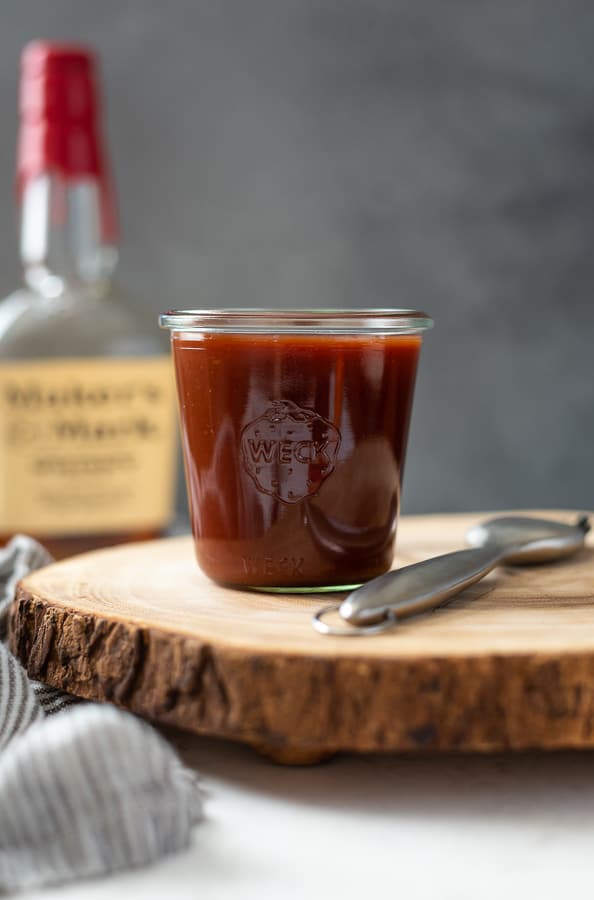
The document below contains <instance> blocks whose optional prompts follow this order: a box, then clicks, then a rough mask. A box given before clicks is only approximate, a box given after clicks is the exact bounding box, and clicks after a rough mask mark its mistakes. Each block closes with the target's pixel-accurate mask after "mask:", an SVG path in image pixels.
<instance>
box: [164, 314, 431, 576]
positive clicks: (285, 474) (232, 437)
mask: <svg viewBox="0 0 594 900" xmlns="http://www.w3.org/2000/svg"><path fill="white" fill-rule="evenodd" d="M239 316H241V314H239ZM423 321H424V322H425V323H427V322H429V324H430V321H429V320H426V319H425V320H423ZM176 323H177V325H176ZM162 324H164V326H165V327H172V329H173V333H172V349H173V356H174V361H175V368H176V374H177V383H178V392H179V402H180V413H181V427H182V439H183V445H184V455H185V461H186V474H187V481H188V493H189V498H190V509H191V517H192V527H193V532H194V537H195V543H196V553H197V558H198V562H199V564H200V566H201V568H202V569H203V570H204V571H205V573H206V574H207V575H209V576H210V577H211V578H213V579H214V580H215V581H218V582H221V583H226V584H230V585H237V586H242V585H243V586H252V587H258V586H259V587H277V588H282V587H284V588H288V589H306V588H315V587H330V586H335V587H337V586H343V585H355V584H360V583H362V582H364V581H366V580H368V579H370V578H373V577H374V576H376V575H379V574H381V573H382V572H384V571H386V570H387V569H388V568H389V567H390V565H391V563H392V559H393V552H394V538H395V532H396V522H397V516H398V511H399V505H400V490H401V484H402V473H403V467H404V459H405V452H406V443H407V435H408V427H409V420H410V413H411V407H412V400H413V391H414V383H415V376H416V370H417V361H418V356H419V351H420V347H421V335H420V333H419V332H420V331H421V330H423V329H424V328H426V327H429V325H428V324H424V325H421V326H420V327H419V328H418V329H417V332H416V333H411V332H413V331H414V328H413V327H412V326H411V327H410V328H409V331H408V332H407V333H403V334H373V333H372V334H369V333H367V334H365V333H362V334H361V333H360V334H341V333H334V334H333V333H331V331H330V333H310V334H283V333H273V334H271V333H268V334H265V333H249V334H246V333H209V331H208V328H206V329H205V331H203V332H202V333H200V332H199V330H198V329H197V328H185V329H184V327H183V314H182V315H181V316H179V317H176V316H175V315H174V314H172V315H170V316H169V317H167V316H165V317H162ZM413 325H414V322H413Z"/></svg>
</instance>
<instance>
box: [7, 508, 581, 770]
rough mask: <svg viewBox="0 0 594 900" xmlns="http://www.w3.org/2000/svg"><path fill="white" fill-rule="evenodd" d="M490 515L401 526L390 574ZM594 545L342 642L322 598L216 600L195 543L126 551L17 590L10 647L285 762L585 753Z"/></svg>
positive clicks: (125, 700)
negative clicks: (325, 621)
mask: <svg viewBox="0 0 594 900" xmlns="http://www.w3.org/2000/svg"><path fill="white" fill-rule="evenodd" d="M540 514H542V512H541V513H540ZM549 514H550V515H551V516H553V515H554V516H555V517H558V518H559V519H560V520H563V521H570V520H572V519H573V518H574V516H575V515H576V513H570V512H564V513H558V512H557V513H549ZM485 515H489V514H480V515H479V514H476V515H455V516H421V517H411V518H406V517H405V518H403V519H402V521H401V524H400V528H399V535H398V558H397V562H396V564H397V565H401V564H406V563H409V562H413V561H417V560H420V559H424V558H426V557H428V556H431V555H433V554H437V553H444V552H447V551H449V550H453V549H457V548H461V547H462V546H463V544H464V534H465V532H466V530H467V529H468V528H469V527H470V526H471V525H473V524H475V523H476V522H477V521H479V520H480V519H482V518H484V517H485ZM593 546H594V544H593V541H592V539H591V538H590V539H589V546H588V548H587V549H585V550H583V551H581V552H580V553H579V554H577V555H576V556H575V557H573V558H572V559H570V560H566V561H563V562H558V563H556V564H554V565H548V566H545V567H543V566H539V567H536V566H534V567H527V568H514V569H511V568H501V569H498V570H497V571H496V572H495V573H493V574H492V575H491V576H489V578H488V579H486V580H485V581H483V582H480V583H478V584H477V585H475V586H473V587H471V588H469V589H468V590H466V591H465V592H464V593H463V594H462V595H460V597H459V598H458V599H456V600H455V601H454V602H452V603H451V604H450V605H448V606H446V607H443V608H442V609H440V610H438V611H436V612H434V613H432V614H429V615H426V616H424V617H420V618H416V619H411V620H409V621H407V622H406V623H404V624H402V625H400V626H398V627H397V628H395V629H394V631H393V632H391V633H389V634H386V635H383V636H379V637H369V638H360V639H346V638H343V639H340V638H329V637H322V636H321V635H318V634H317V633H315V632H314V631H313V630H312V628H311V625H310V615H311V613H312V612H313V611H314V610H315V609H317V608H318V606H319V605H320V604H325V603H328V602H331V601H332V599H333V597H332V596H329V595H325V596H324V595H319V594H317V595H308V596H295V595H271V594H263V593H249V592H239V591H233V590H227V589H225V588H222V587H219V586H217V585H214V584H212V583H211V582H210V581H208V579H207V578H206V577H205V576H203V575H202V573H201V572H200V571H199V569H198V567H197V565H196V563H195V562H194V557H193V549H192V542H191V539H190V538H185V537H183V538H172V539H168V540H162V541H154V542H149V543H142V544H128V545H126V546H121V547H117V548H110V549H106V550H99V551H95V552H93V553H87V554H84V555H82V556H78V557H73V558H71V559H68V560H65V561H63V562H60V563H56V564H54V565H51V566H48V567H47V568H45V569H42V570H40V571H38V572H35V573H33V574H32V575H29V576H28V577H26V578H25V579H24V580H23V581H22V582H21V584H20V585H19V588H18V591H17V596H16V599H15V602H14V605H13V607H12V611H11V619H10V645H11V647H12V650H13V651H14V652H15V653H16V654H17V656H18V657H19V659H20V660H21V661H22V663H23V665H24V666H25V667H26V668H27V669H28V671H29V673H30V674H31V675H32V676H34V677H35V678H39V679H42V680H43V681H45V682H47V683H49V684H52V685H55V686H57V687H61V688H64V689H65V690H67V691H71V692H72V693H74V694H78V695H79V696H81V697H86V698H89V699H92V700H107V701H111V702H113V703H116V704H118V705H119V706H122V707H125V708H126V709H129V710H132V711H133V712H135V713H139V714H140V715H142V716H146V717H148V718H150V719H152V720H156V721H158V722H163V723H169V724H172V725H176V726H179V727H181V728H186V729H189V730H191V731H195V732H197V733H199V734H209V735H217V736H221V737H226V738H232V739H234V740H238V741H244V742H247V743H248V744H251V745H252V746H254V747H256V748H258V749H259V750H261V751H262V752H264V753H266V754H267V755H269V756H271V757H272V758H274V759H276V760H278V761H280V762H286V763H309V762H313V761H316V760H318V759H322V758H323V757H325V756H328V755H330V754H333V753H335V752H337V751H340V750H351V751H362V752H379V751H418V750H424V751H428V750H429V751H445V750H447V751H451V750H458V751H461V750H465V751H482V752H489V751H500V750H507V749H524V748H560V747H592V746H594V549H593Z"/></svg>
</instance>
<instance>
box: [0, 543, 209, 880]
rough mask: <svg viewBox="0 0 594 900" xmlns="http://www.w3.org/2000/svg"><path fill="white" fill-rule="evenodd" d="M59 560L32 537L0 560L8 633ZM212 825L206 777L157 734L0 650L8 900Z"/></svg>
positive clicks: (1, 841)
mask: <svg viewBox="0 0 594 900" xmlns="http://www.w3.org/2000/svg"><path fill="white" fill-rule="evenodd" d="M48 561H49V558H48V555H47V553H46V552H45V550H44V549H43V548H42V547H40V545H39V544H36V543H35V542H34V541H32V540H31V539H30V538H26V537H23V536H22V535H19V536H18V537H17V538H15V539H14V540H13V541H11V543H10V544H9V545H8V546H7V547H6V548H4V549H2V550H0V629H2V628H4V629H5V618H6V612H7V607H8V604H9V603H10V599H11V598H12V594H13V592H14V587H15V584H16V581H17V580H18V579H19V578H21V577H23V575H25V574H26V572H27V571H29V570H30V569H31V568H34V567H38V566H39V565H45V563H46V562H48ZM15 573H17V574H16V575H15ZM73 704H74V705H73ZM67 707H71V708H67ZM201 818H202V792H201V789H200V786H199V783H198V779H197V776H196V774H195V773H194V772H192V771H191V770H189V769H187V768H185V767H184V766H183V764H182V763H181V761H180V760H179V758H178V757H177V755H176V754H175V752H174V751H173V750H172V748H171V747H170V746H169V745H168V744H167V743H166V741H164V740H163V739H162V738H161V737H160V736H159V735H158V734H157V733H156V731H154V730H153V729H152V728H150V727H149V726H148V725H146V724H145V723H143V722H141V721H140V720H139V719H137V718H136V717H135V716H132V715H130V714H128V713H124V712H122V711H120V710H117V709H115V708H113V707H110V706H101V705H99V704H95V703H84V702H76V703H75V701H74V698H72V697H69V696H68V695H67V694H64V693H62V692H61V691H57V690H55V689H54V688H50V687H47V686H45V685H42V684H40V683H39V682H33V681H30V680H29V678H28V676H27V674H26V673H25V671H24V669H23V668H22V667H21V665H20V664H19V663H18V661H17V660H16V659H15V658H14V657H13V656H12V654H11V653H9V651H8V649H7V648H6V647H5V646H4V645H3V644H1V643H0V892H6V891H13V890H19V889H24V888H33V887H39V886H42V885H48V884H56V883H60V882H66V881H70V880H72V879H74V878H81V877H86V876H91V875H94V876H96V875H102V874H107V873H109V872H114V871H117V870H120V869H125V868H130V867H133V866H140V865H144V864H146V863H149V862H151V861H153V860H155V859H158V858H159V857H160V856H162V855H164V854H166V853H170V852H173V851H176V850H180V849H182V848H184V847H186V846H187V845H188V843H189V840H190V836H191V829H192V826H193V825H194V824H195V823H197V822H198V821H199V820H200V819H201Z"/></svg>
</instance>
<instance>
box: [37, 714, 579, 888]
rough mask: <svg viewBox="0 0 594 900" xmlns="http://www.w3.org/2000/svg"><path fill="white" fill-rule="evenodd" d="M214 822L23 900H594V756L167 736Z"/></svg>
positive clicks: (207, 822)
mask: <svg viewBox="0 0 594 900" xmlns="http://www.w3.org/2000/svg"><path fill="white" fill-rule="evenodd" d="M172 736H173V739H174V742H175V743H176V744H177V745H178V747H179V748H180V750H181V752H182V754H183V755H184V757H185V758H186V759H187V760H188V762H190V763H191V764H192V765H194V766H195V767H196V768H197V769H198V770H199V771H200V772H201V773H202V774H203V777H204V784H205V787H206V788H207V790H208V795H209V796H208V801H207V818H206V820H205V822H203V823H202V824H201V825H200V826H199V827H197V829H196V831H195V835H194V840H193V844H192V847H191V849H190V850H189V851H187V852H186V853H183V854H180V855H178V856H175V857H171V858H169V859H167V860H165V861H163V862H161V863H159V864H157V865H155V866H153V867H152V868H150V869H144V870H142V871H137V872H131V873H126V874H124V875H120V876H116V877H113V878H109V879H105V880H101V881H93V882H85V883H78V884H75V885H71V886H68V887H66V888H64V887H60V888H57V889H52V890H48V891H41V892H36V893H30V894H26V895H21V900H33V898H36V900H37V898H39V900H40V898H44V900H54V898H56V900H57V898H58V897H59V898H61V900H74V898H77V900H78V898H82V900H103V898H105V900H107V898H114V897H118V898H119V897H126V898H127V900H136V898H138V900H153V898H163V897H168V896H170V897H171V898H172V900H173V898H175V900H186V898H187V900H190V898H192V900H194V898H207V900H227V898H229V900H231V898H233V900H252V898H254V900H288V898H291V900H292V898H300V900H302V898H314V900H317V898H324V900H334V898H341V900H345V898H353V900H355V898H361V900H367V898H368V897H369V898H371V897H373V898H376V897H390V898H393V897H398V898H403V900H491V898H493V900H495V898H496V900H501V898H502V897H505V898H516V897H517V898H532V897H534V898H538V900H548V898H551V900H552V898H555V900H558V898H559V897H562V896H571V895H572V894H575V895H579V896H584V897H586V896H591V895H592V893H591V891H592V888H591V885H592V880H593V875H594V857H593V854H592V846H593V842H594V755H592V754H590V753H581V754H577V753H559V754H547V755H536V754H526V755H524V754H523V755H518V756H503V757H494V758H481V757H468V756H466V757H451V756H450V757H433V758H419V757H395V756H390V757H381V758H374V757H369V756H367V757H344V758H339V759H335V760H334V761H332V762H330V763H328V764H325V765H320V766H316V767H312V768H305V769H291V768H283V767H279V766H275V765H273V764H271V763H268V762H266V761H265V760H263V759H261V758H260V757H258V756H257V755H255V754H254V753H252V752H251V751H250V750H248V749H245V748H242V747H236V746H234V745H231V744H227V743H224V742H220V741H213V740H207V739H199V738H194V737H192V736H190V735H183V734H181V733H179V732H169V733H168V737H170V738H171V737H172Z"/></svg>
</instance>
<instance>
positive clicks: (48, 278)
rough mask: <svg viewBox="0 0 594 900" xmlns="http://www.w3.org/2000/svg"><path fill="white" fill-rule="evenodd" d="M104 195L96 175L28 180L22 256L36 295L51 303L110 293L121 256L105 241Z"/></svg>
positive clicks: (21, 246) (58, 176)
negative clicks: (69, 296)
mask: <svg viewBox="0 0 594 900" xmlns="http://www.w3.org/2000/svg"><path fill="white" fill-rule="evenodd" d="M104 196H105V195H104V192H102V190H101V185H100V182H99V181H98V180H97V179H95V178H93V177H92V176H82V177H79V178H75V179H73V178H68V179H66V178H64V177H63V176H61V175H59V174H42V175H39V176H37V177H35V178H32V179H31V180H29V181H27V183H26V184H25V185H24V187H23V192H22V207H21V240H20V251H21V261H22V264H23V271H24V279H25V282H26V284H27V285H28V286H29V287H30V288H31V289H32V290H34V291H35V292H37V293H39V294H41V295H43V296H44V297H48V298H52V297H58V296H60V295H61V294H64V293H66V292H69V293H79V294H82V295H84V294H92V295H93V296H96V295H97V294H102V293H105V292H106V291H107V290H108V288H109V284H110V281H111V277H112V275H113V271H114V269H115V266H116V263H117V258H118V252H117V248H116V247H115V246H114V245H113V244H111V243H109V242H108V241H107V240H106V238H105V234H106V231H109V229H106V228H105V214H106V210H105V209H103V208H102V200H103V199H104Z"/></svg>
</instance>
